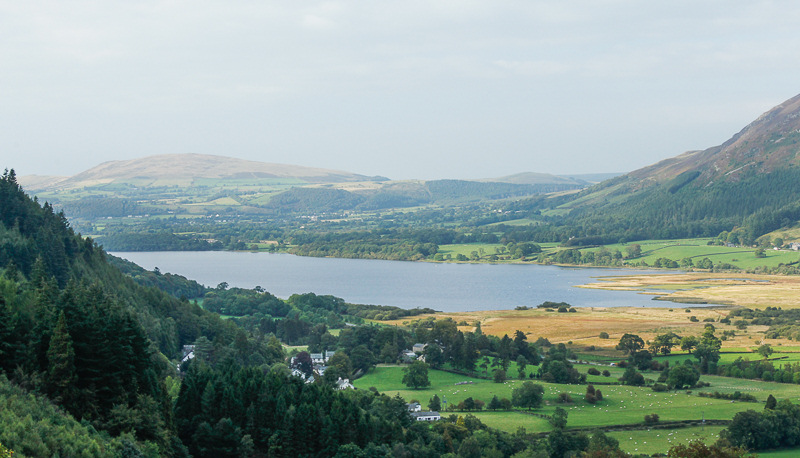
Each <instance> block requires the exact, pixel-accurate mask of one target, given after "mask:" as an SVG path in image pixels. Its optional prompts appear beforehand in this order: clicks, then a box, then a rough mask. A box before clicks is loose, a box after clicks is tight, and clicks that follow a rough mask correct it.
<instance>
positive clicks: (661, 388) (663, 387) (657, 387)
mask: <svg viewBox="0 0 800 458" xmlns="http://www.w3.org/2000/svg"><path fill="white" fill-rule="evenodd" d="M653 391H655V392H658V393H663V392H664V391H669V387H668V386H667V385H664V384H662V383H656V384H654V385H653Z"/></svg>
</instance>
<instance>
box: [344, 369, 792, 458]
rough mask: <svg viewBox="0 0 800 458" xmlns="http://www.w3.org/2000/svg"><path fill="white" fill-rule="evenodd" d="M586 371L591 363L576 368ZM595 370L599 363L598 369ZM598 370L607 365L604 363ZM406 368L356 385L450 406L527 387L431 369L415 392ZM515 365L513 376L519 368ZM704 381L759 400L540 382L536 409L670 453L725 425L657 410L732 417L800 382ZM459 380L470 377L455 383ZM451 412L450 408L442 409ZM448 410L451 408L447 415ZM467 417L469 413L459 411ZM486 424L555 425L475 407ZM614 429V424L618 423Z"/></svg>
mask: <svg viewBox="0 0 800 458" xmlns="http://www.w3.org/2000/svg"><path fill="white" fill-rule="evenodd" d="M576 367H577V368H578V369H579V370H580V371H581V372H584V373H585V371H586V369H588V367H589V366H587V365H577V366H576ZM595 367H596V366H595ZM598 368H599V369H604V368H602V367H598ZM608 369H610V370H612V373H613V375H612V376H611V377H608V378H605V382H606V383H609V382H616V377H617V376H619V375H621V369H618V368H613V367H609V368H608ZM402 370H403V368H402V366H379V367H377V368H375V369H374V370H373V371H371V372H370V373H368V374H367V375H366V376H364V377H362V378H360V379H358V380H356V381H355V383H354V384H355V386H356V387H357V388H360V389H369V388H371V387H374V388H375V389H377V390H378V391H380V392H383V393H386V394H388V395H392V396H393V395H398V396H400V397H402V398H403V399H405V400H406V401H407V402H410V401H412V400H416V401H419V402H420V403H422V405H423V406H427V404H428V402H429V400H430V399H431V398H432V397H433V395H434V394H436V395H438V396H439V397H440V399H441V400H442V401H443V402H444V401H446V404H444V405H447V406H454V405H457V404H458V403H459V402H461V401H463V400H464V399H466V398H467V397H472V398H473V399H480V400H482V401H484V402H485V403H486V404H488V403H489V401H490V400H491V398H492V396H497V397H498V398H501V399H502V398H508V399H511V392H512V390H513V389H514V388H515V387H517V386H519V385H521V384H522V383H523V382H522V381H520V380H508V381H506V382H504V383H494V382H493V381H491V380H485V379H477V378H470V377H466V376H463V375H458V374H453V373H449V372H444V371H438V370H430V371H429V379H430V382H431V385H430V386H429V387H427V388H425V389H419V390H411V389H408V388H407V387H405V386H404V385H403V383H402V378H403V371H402ZM512 372H513V371H512V370H509V373H512ZM657 375H658V374H657V373H649V374H648V377H651V378H655V377H657ZM701 380H703V381H707V382H709V383H711V386H710V387H708V388H704V389H703V390H707V391H720V392H732V391H735V390H738V391H742V392H748V393H751V394H754V395H756V397H757V398H758V399H759V401H760V402H757V403H749V402H732V401H729V400H722V399H711V398H703V397H700V396H698V395H697V391H699V390H695V391H673V392H666V393H657V392H654V391H652V390H651V389H650V388H647V387H629V386H622V385H595V388H597V389H600V390H601V391H602V392H603V401H600V402H598V403H596V404H589V403H588V402H586V401H585V400H584V395H585V392H586V386H585V385H562V384H554V383H545V382H540V381H534V383H539V384H541V385H542V386H543V387H544V390H545V395H544V401H545V404H544V406H542V407H541V408H538V409H534V410H533V412H534V413H537V414H544V415H551V414H552V413H553V411H554V410H555V409H556V407H562V408H564V409H565V410H566V411H567V413H568V421H567V428H593V427H598V428H610V427H612V426H617V425H634V426H639V427H641V429H638V430H634V431H616V432H611V433H610V434H611V435H612V436H613V437H615V438H617V439H618V440H620V445H621V446H622V447H623V449H624V450H626V451H628V452H631V453H637V452H638V453H664V452H666V451H667V450H668V449H669V447H671V446H672V445H675V444H677V443H679V442H686V441H689V440H693V439H697V438H701V437H705V438H706V439H707V440H708V441H712V442H713V440H716V438H717V436H718V435H719V432H720V431H721V430H722V427H721V426H711V425H709V426H705V427H704V428H701V427H689V428H677V427H676V428H667V429H656V428H649V429H648V428H647V427H646V426H644V423H643V422H644V416H645V415H650V414H654V413H655V414H658V416H659V417H660V422H670V421H682V420H701V419H703V418H705V419H706V420H729V419H731V418H733V416H734V415H735V414H736V413H737V412H740V411H743V410H748V409H753V410H761V409H763V400H764V399H766V396H767V395H768V394H773V395H775V396H776V397H777V398H778V399H784V398H790V399H792V400H794V401H797V400H798V396H800V388H798V386H797V385H788V384H787V385H784V384H778V383H766V382H758V381H752V380H741V379H732V378H726V377H717V376H703V377H702V378H701ZM459 382H471V383H468V384H461V385H456V383H459ZM559 393H569V395H570V396H571V398H572V400H573V402H572V403H569V404H559V403H558V402H557V397H558V395H559ZM443 410H445V409H443ZM444 414H445V415H447V413H444ZM453 414H457V415H464V414H465V412H453ZM472 414H473V415H475V416H476V417H478V418H479V419H480V420H481V421H482V422H484V423H485V424H487V425H488V426H491V427H493V428H498V429H501V430H504V431H508V432H514V431H516V430H517V429H518V428H519V427H524V428H525V429H526V430H528V431H529V432H547V431H550V430H552V427H551V426H550V424H549V423H548V421H547V420H546V419H544V418H541V417H537V416H533V415H530V414H529V413H527V412H525V411H521V410H512V411H495V412H490V411H485V410H484V411H481V412H472ZM612 429H613V428H612Z"/></svg>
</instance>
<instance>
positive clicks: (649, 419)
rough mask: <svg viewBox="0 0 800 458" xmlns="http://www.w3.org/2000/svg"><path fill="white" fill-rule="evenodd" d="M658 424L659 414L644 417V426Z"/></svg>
mask: <svg viewBox="0 0 800 458" xmlns="http://www.w3.org/2000/svg"><path fill="white" fill-rule="evenodd" d="M656 423H658V414H657V413H654V414H650V415H645V416H644V424H646V425H654V424H656Z"/></svg>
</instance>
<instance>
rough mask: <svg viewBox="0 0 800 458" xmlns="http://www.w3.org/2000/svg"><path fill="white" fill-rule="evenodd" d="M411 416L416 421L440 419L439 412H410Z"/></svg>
mask: <svg viewBox="0 0 800 458" xmlns="http://www.w3.org/2000/svg"><path fill="white" fill-rule="evenodd" d="M411 416H412V417H414V420H416V421H438V420H441V419H442V416H441V415H439V412H411Z"/></svg>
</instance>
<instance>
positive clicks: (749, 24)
mask: <svg viewBox="0 0 800 458" xmlns="http://www.w3.org/2000/svg"><path fill="white" fill-rule="evenodd" d="M797 24H800V2H796V1H758V0H753V1H741V0H718V1H697V0H694V1H683V0H677V1H668V2H667V1H662V2H642V1H634V0H630V1H626V0H585V1H581V0H578V1H561V2H541V1H500V0H492V1H482V2H476V1H435V0H425V1H415V0H403V1H393V0H385V1H373V2H367V1H359V2H356V1H330V2H315V1H304V2H294V1H281V2H275V1H247V2H243V1H229V2H228V1H226V2H208V1H200V2H198V1H181V0H175V1H125V2H114V1H108V2H90V1H69V2H61V1H58V2H56V1H52V2H42V1H24V2H20V1H9V0H0V159H2V161H0V162H2V163H0V168H4V167H14V168H15V169H17V172H18V174H20V175H27V174H62V175H71V174H74V173H77V172H80V171H82V170H84V169H87V168H90V167H92V166H94V165H97V164H99V163H101V162H104V161H108V160H115V159H131V158H136V157H142V156H148V155H153V154H163V153H203V154H219V155H226V156H233V157H239V158H245V159H253V160H262V161H266V162H280V163H290V164H299V165H307V166H314V167H324V168H335V169H342V170H347V171H352V172H357V173H363V174H367V175H385V176H388V177H391V178H395V179H403V178H483V177H494V176H501V175H508V174H513V173H518V172H523V171H534V172H546V173H559V174H569V173H591V172H615V171H630V170H633V169H636V168H639V167H642V166H645V165H648V164H651V163H654V162H657V161H658V160H661V159H664V158H667V157H671V156H675V155H677V154H680V153H682V152H684V151H686V150H691V149H703V148H706V147H709V146H713V145H717V144H719V143H722V142H723V141H725V140H726V139H728V138H729V137H730V136H731V135H733V134H734V133H736V132H737V131H739V130H740V129H741V128H743V127H744V126H745V125H746V124H748V123H749V122H750V121H752V120H754V119H755V118H756V117H757V116H759V115H760V114H761V113H763V112H764V111H766V110H768V109H769V108H771V107H772V106H774V105H777V104H779V103H781V102H782V101H784V100H786V99H788V98H790V97H792V96H794V95H796V94H797V93H800V78H799V77H798V75H800V58H798V57H800V32H798V28H797Z"/></svg>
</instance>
